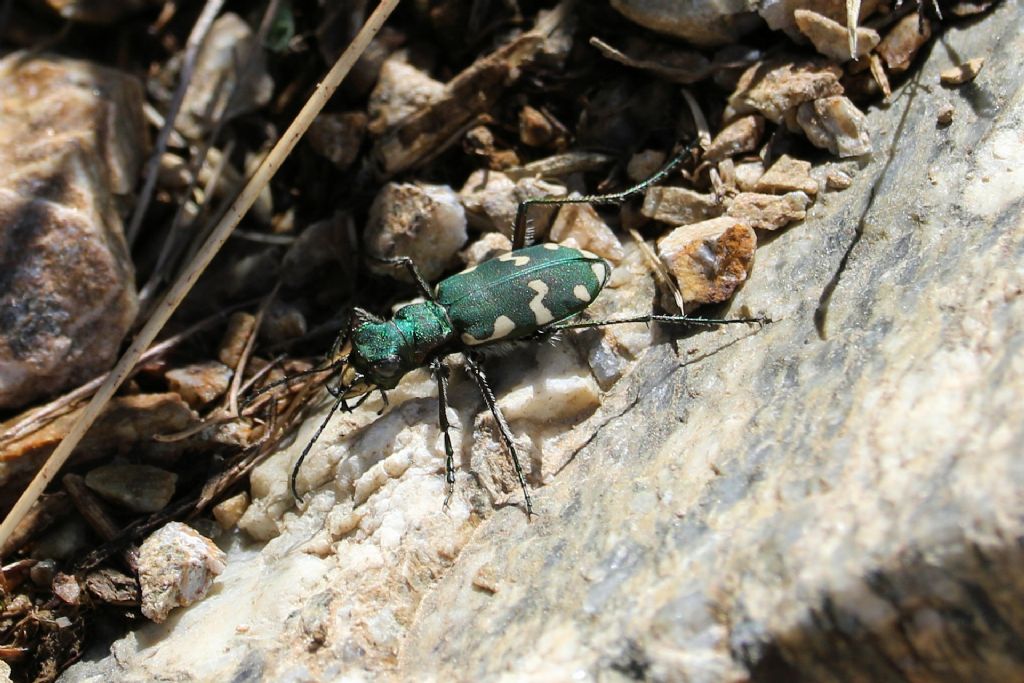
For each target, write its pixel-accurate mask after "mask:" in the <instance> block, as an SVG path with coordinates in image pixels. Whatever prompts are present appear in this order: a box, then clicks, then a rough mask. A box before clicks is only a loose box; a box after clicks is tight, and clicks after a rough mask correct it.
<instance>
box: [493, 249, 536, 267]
mask: <svg viewBox="0 0 1024 683" xmlns="http://www.w3.org/2000/svg"><path fill="white" fill-rule="evenodd" d="M498 260H499V261H511V262H512V263H513V265H516V266H525V265H526V264H527V263H529V262H530V257H529V256H516V255H515V252H511V251H510V252H509V253H507V254H503V255H501V256H499V257H498Z"/></svg>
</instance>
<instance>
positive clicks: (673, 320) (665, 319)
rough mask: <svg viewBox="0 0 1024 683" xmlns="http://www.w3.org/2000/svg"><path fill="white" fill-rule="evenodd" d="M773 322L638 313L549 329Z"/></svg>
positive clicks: (760, 323) (706, 325)
mask: <svg viewBox="0 0 1024 683" xmlns="http://www.w3.org/2000/svg"><path fill="white" fill-rule="evenodd" d="M770 322H771V318H768V317H766V316H760V317H757V318H691V317H689V316H686V315H654V314H647V315H636V316H633V317H631V318H613V319H610V320H583V321H580V322H570V323H559V324H557V325H551V326H550V327H549V329H551V330H555V331H559V330H578V329H580V328H584V327H603V326H604V325H621V324H623V323H663V324H666V325H698V326H700V325H703V326H705V327H717V326H718V325H731V324H736V323H756V324H758V325H761V326H762V327H763V326H764V325H765V324H767V323H770Z"/></svg>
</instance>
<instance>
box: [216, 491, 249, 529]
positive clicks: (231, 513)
mask: <svg viewBox="0 0 1024 683" xmlns="http://www.w3.org/2000/svg"><path fill="white" fill-rule="evenodd" d="M248 507H249V493H248V492H247V491H242V492H241V493H238V494H236V495H234V496H231V497H230V498H228V499H227V500H223V501H221V502H220V503H217V504H216V505H214V506H213V518H214V519H216V520H217V524H220V526H221V528H222V529H224V530H228V529H234V528H235V525H236V524H238V520H240V519H241V518H242V515H244V514H245V510H246V508H248Z"/></svg>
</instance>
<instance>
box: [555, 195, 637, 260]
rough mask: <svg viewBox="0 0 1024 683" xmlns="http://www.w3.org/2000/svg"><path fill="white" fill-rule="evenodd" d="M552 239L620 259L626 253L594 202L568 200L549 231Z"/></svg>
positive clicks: (607, 257) (569, 245)
mask: <svg viewBox="0 0 1024 683" xmlns="http://www.w3.org/2000/svg"><path fill="white" fill-rule="evenodd" d="M548 239H549V240H550V241H551V242H558V243H560V244H564V245H565V246H567V247H573V248H575V249H586V250H587V251H591V252H593V253H595V254H597V255H598V256H601V257H603V258H606V259H608V260H609V261H611V262H612V263H618V262H619V261H621V260H622V257H623V256H624V255H625V254H624V252H623V251H622V243H620V242H619V238H617V237H616V236H615V233H614V232H612V229H611V228H609V227H608V224H607V223H605V222H604V221H603V220H602V219H601V216H600V215H598V213H597V211H596V210H595V209H594V207H593V206H591V205H590V204H566V205H564V206H563V207H562V208H561V209H560V210H559V211H558V216H557V217H556V218H555V222H554V223H553V224H552V225H551V232H550V233H549V234H548Z"/></svg>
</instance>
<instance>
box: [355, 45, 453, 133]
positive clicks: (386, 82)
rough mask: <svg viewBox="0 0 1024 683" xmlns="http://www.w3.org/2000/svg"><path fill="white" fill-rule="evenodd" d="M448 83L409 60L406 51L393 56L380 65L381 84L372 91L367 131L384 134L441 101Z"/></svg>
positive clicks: (378, 81) (379, 77)
mask: <svg viewBox="0 0 1024 683" xmlns="http://www.w3.org/2000/svg"><path fill="white" fill-rule="evenodd" d="M444 88H445V86H444V83H441V82H440V81H436V80H434V79H433V78H431V77H430V76H429V75H427V74H426V73H425V72H423V71H421V70H420V69H417V68H416V67H414V66H412V65H411V64H409V63H407V62H406V61H405V55H404V53H396V54H395V55H392V56H391V57H389V58H388V59H387V60H385V61H384V64H382V65H381V67H380V75H379V76H378V78H377V85H376V86H375V87H374V88H373V92H371V93H370V101H369V104H368V105H367V111H368V112H369V114H370V122H369V124H368V125H367V130H368V131H369V132H370V134H371V135H380V134H381V133H383V132H384V131H386V130H387V129H389V128H391V127H392V126H393V125H395V124H396V123H398V122H399V121H401V120H402V119H404V118H405V117H407V116H409V114H412V113H413V112H415V111H418V110H420V109H422V108H423V107H426V106H427V105H429V104H432V103H434V102H437V101H439V100H440V99H441V98H442V96H443V95H444Z"/></svg>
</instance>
